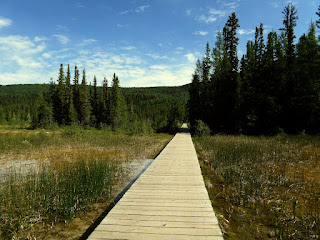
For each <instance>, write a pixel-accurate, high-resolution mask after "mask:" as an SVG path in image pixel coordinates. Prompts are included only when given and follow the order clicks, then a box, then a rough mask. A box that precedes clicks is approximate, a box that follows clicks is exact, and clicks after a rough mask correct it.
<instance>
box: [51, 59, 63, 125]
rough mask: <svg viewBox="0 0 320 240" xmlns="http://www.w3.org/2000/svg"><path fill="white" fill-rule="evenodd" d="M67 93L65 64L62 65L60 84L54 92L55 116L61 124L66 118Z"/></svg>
mask: <svg viewBox="0 0 320 240" xmlns="http://www.w3.org/2000/svg"><path fill="white" fill-rule="evenodd" d="M64 93H65V76H64V71H63V64H61V65H60V69H59V78H58V86H57V88H56V90H55V93H54V94H53V100H52V102H53V116H54V119H55V120H56V121H57V123H58V124H59V125H61V124H63V120H64V114H63V113H64V97H65V95H64Z"/></svg>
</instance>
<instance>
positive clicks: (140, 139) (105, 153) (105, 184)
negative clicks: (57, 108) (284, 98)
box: [0, 127, 171, 239]
mask: <svg viewBox="0 0 320 240" xmlns="http://www.w3.org/2000/svg"><path fill="white" fill-rule="evenodd" d="M170 139H171V136H170V135H168V134H151V135H145V136H128V135H124V134H120V133H114V132H110V131H106V130H96V129H80V128H74V127H65V128H60V129H57V130H56V131H42V130H40V131H39V130H37V131H31V130H27V129H17V128H3V129H0V178H1V179H0V182H1V184H0V239H3V238H4V239H11V238H12V237H22V238H24V237H25V236H26V235H24V232H28V231H29V230H30V229H31V230H32V229H33V227H34V226H38V225H39V224H40V223H41V224H42V223H43V224H44V225H45V226H53V225H55V224H56V223H57V224H58V223H59V224H60V223H69V222H71V221H72V219H73V218H75V217H76V216H78V215H79V214H80V213H81V215H83V213H84V212H90V211H91V208H92V206H93V205H94V204H96V203H100V202H101V203H108V202H110V201H111V200H112V198H113V197H114V191H113V189H114V188H115V187H116V186H117V185H118V184H121V182H123V180H124V179H125V178H126V174H127V173H128V169H126V163H128V162H129V161H131V160H134V159H141V160H142V159H150V158H154V157H155V156H156V154H157V153H158V152H159V151H160V150H161V149H162V148H163V147H164V145H165V144H166V143H167V142H168V141H169V140H170ZM28 161H29V162H30V163H32V167H31V168H25V169H24V165H23V164H25V163H26V164H27V163H28ZM18 167H19V169H18ZM44 225H43V226H44ZM29 232H30V231H29ZM32 235H33V236H37V233H36V231H34V230H32Z"/></svg>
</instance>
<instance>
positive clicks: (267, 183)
mask: <svg viewBox="0 0 320 240" xmlns="http://www.w3.org/2000/svg"><path fill="white" fill-rule="evenodd" d="M194 140H195V142H196V146H197V150H198V153H199V154H200V158H201V159H202V160H204V162H205V163H206V164H202V170H203V173H204V175H205V178H207V179H209V180H210V181H211V183H212V185H213V187H212V188H211V189H208V190H209V195H210V196H211V199H212V200H213V206H214V207H215V208H216V210H217V211H218V212H220V214H221V215H223V216H224V218H226V219H227V220H228V221H230V226H231V230H230V232H231V233H230V234H231V235H232V236H233V238H234V239H244V238H246V239H251V238H252V239H254V238H258V239H267V238H274V239H319V238H320V231H319V229H320V217H319V211H320V181H319V180H320V178H319V177H317V176H316V175H315V176H312V175H311V176H310V174H309V173H310V172H312V168H313V166H315V164H317V163H320V158H319V151H320V141H319V138H318V137H310V136H286V135H284V136H276V137H246V136H212V137H201V138H194ZM308 174H309V175H308ZM230 226H229V227H230Z"/></svg>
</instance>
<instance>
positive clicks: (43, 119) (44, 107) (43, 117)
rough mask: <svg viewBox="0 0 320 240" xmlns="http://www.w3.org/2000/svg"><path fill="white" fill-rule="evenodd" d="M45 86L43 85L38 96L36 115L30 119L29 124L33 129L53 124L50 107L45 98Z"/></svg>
mask: <svg viewBox="0 0 320 240" xmlns="http://www.w3.org/2000/svg"><path fill="white" fill-rule="evenodd" d="M44 89H45V87H43V90H42V93H41V94H40V97H39V107H38V111H37V115H35V116H34V117H33V119H32V123H31V126H32V128H33V129H35V128H38V127H40V128H48V127H50V125H52V124H53V114H52V107H51V106H50V104H49V103H48V101H47V100H46V97H45V95H46V93H45V90H44Z"/></svg>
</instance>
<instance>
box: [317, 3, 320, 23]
mask: <svg viewBox="0 0 320 240" xmlns="http://www.w3.org/2000/svg"><path fill="white" fill-rule="evenodd" d="M316 14H317V15H318V17H319V19H318V20H317V21H316V24H317V27H318V28H320V6H319V7H318V12H316Z"/></svg>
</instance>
